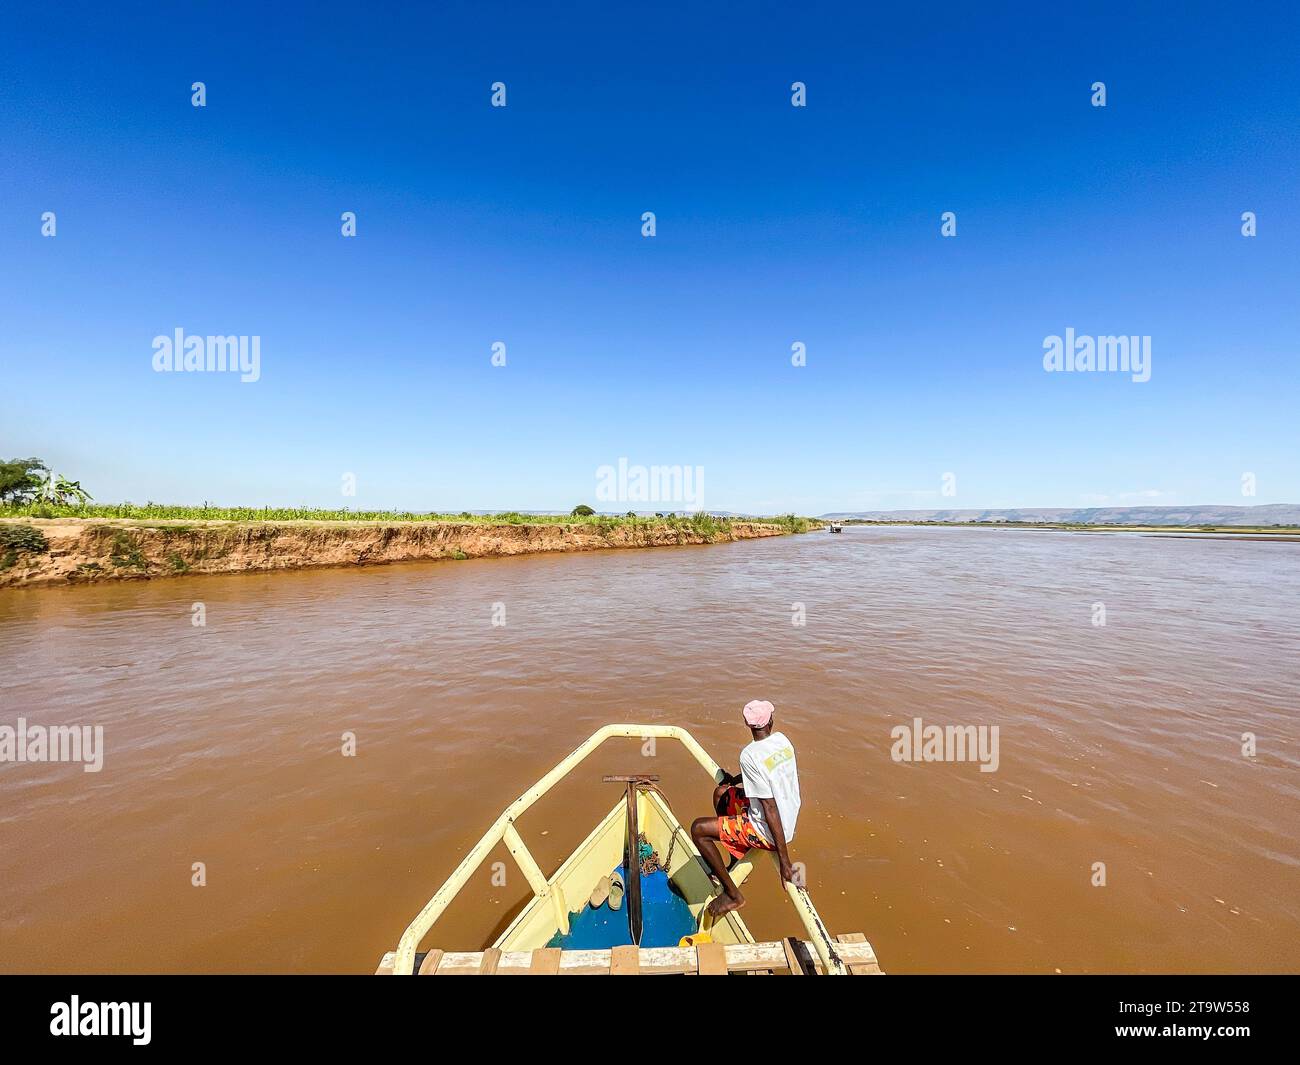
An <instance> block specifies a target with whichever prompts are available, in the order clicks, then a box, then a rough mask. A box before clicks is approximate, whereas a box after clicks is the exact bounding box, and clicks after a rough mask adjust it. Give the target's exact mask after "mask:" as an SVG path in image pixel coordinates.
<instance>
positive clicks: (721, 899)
mask: <svg viewBox="0 0 1300 1065" xmlns="http://www.w3.org/2000/svg"><path fill="white" fill-rule="evenodd" d="M743 905H745V896H744V895H737V896H736V897H735V898H734V899H733V898H732V897H731V896H730V895H719V896H718V897H717V898H716V899H714V900H713V901H712V902H710V903H709V916H710V917H712V918H713V919H714V920H715V921H716V920H717V919H718V918H719V917H722V916H724V915H725V914H728V913H730V912H731V911H732V910H738V909H740V908H741V907H742V906H743Z"/></svg>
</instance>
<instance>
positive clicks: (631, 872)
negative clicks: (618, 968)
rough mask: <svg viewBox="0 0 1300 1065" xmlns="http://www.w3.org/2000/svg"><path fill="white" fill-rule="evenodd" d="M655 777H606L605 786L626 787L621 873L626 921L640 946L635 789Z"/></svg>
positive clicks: (639, 857)
mask: <svg viewBox="0 0 1300 1065" xmlns="http://www.w3.org/2000/svg"><path fill="white" fill-rule="evenodd" d="M658 779H659V778H658V777H657V776H647V775H645V774H639V775H636V776H630V777H625V776H607V777H605V783H606V784H613V783H616V782H617V783H620V784H626V785H627V846H626V847H624V848H623V873H624V877H625V880H626V882H625V883H624V885H623V886H624V887H625V888H627V919H628V926H629V928H630V929H631V931H632V942H633V944H634V945H636V946H638V947H639V946H640V945H641V848H640V846H639V840H638V837H639V836H640V835H641V830H640V829H639V828H637V817H636V789H637V785H638V784H641V783H650V782H654V781H657V780H658Z"/></svg>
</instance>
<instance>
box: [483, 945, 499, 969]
mask: <svg viewBox="0 0 1300 1065" xmlns="http://www.w3.org/2000/svg"><path fill="white" fill-rule="evenodd" d="M500 964H501V951H500V950H498V949H497V948H496V947H488V949H487V950H485V951H484V952H483V960H482V961H481V962H479V966H478V973H479V976H496V974H497V967H498V966H499V965H500Z"/></svg>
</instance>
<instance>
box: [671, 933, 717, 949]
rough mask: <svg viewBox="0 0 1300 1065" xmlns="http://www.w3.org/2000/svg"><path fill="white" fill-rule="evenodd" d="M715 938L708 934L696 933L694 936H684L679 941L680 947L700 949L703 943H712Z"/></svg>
mask: <svg viewBox="0 0 1300 1065" xmlns="http://www.w3.org/2000/svg"><path fill="white" fill-rule="evenodd" d="M712 942H713V936H711V935H709V933H708V932H696V933H695V934H694V935H690V936H682V938H681V939H679V940H678V941H677V945H678V946H679V947H698V946H699V945H700V944H701V943H712Z"/></svg>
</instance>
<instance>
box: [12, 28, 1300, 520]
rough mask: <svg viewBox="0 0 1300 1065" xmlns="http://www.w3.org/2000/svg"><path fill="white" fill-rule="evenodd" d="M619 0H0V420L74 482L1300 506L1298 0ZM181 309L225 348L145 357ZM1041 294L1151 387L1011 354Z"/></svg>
mask: <svg viewBox="0 0 1300 1065" xmlns="http://www.w3.org/2000/svg"><path fill="white" fill-rule="evenodd" d="M621 6H622V5H609V4H590V5H554V6H552V5H523V4H520V5H512V4H448V5H421V7H420V10H419V11H417V12H412V11H410V10H403V9H402V8H401V7H399V6H396V5H388V4H379V3H371V4H366V5H359V6H352V5H343V4H330V3H319V4H312V5H310V6H306V7H304V8H303V9H302V13H301V14H286V13H285V12H284V11H280V10H275V9H272V8H271V7H269V6H267V5H248V6H244V5H240V4H231V3H223V4H213V5H203V4H198V5H185V7H184V8H183V9H182V8H179V7H177V8H170V7H168V8H163V7H161V6H159V7H158V8H157V9H153V8H150V7H147V6H142V5H140V6H138V5H126V6H122V7H113V8H110V7H108V6H107V5H105V6H104V7H103V8H100V9H96V8H84V9H79V10H77V9H74V10H76V13H69V14H66V15H59V16H58V17H57V18H56V17H53V16H52V15H51V12H50V9H49V8H48V7H47V6H35V5H23V4H18V5H12V6H10V7H7V8H6V32H5V35H4V39H3V41H2V42H0V60H2V62H0V71H2V73H0V144H3V148H4V150H3V154H2V155H0V317H2V318H3V322H4V327H3V329H2V330H0V365H2V366H3V379H4V381H5V387H4V389H3V391H2V392H0V454H3V455H4V456H5V457H9V456H11V455H23V456H26V455H29V454H35V455H41V456H44V457H46V458H48V459H49V460H51V462H52V464H54V465H56V466H57V468H58V469H59V470H60V471H61V472H66V473H68V474H69V475H71V476H75V477H79V478H80V479H81V480H82V481H83V482H84V483H85V484H86V485H87V487H88V488H89V489H90V490H91V492H92V493H93V494H94V495H95V497H96V498H97V499H98V500H102V501H115V500H121V499H130V500H132V501H135V502H143V501H145V500H146V499H153V500H159V501H168V502H198V501H201V500H204V499H208V500H212V501H214V502H218V503H226V504H251V505H261V504H275V505H296V504H307V505H320V506H330V507H336V506H343V505H349V506H353V507H358V508H381V507H390V506H392V507H403V508H412V509H419V510H425V509H453V510H460V509H483V508H494V509H496V508H501V509H504V508H517V509H553V508H568V507H570V506H572V505H574V504H575V503H577V502H580V501H588V502H594V495H595V485H596V470H597V468H598V467H600V466H602V465H605V464H614V463H617V462H618V460H619V459H620V458H622V457H625V458H627V459H628V461H629V462H631V463H633V464H644V465H653V464H663V465H672V464H682V465H691V466H700V467H703V469H704V471H705V483H704V495H703V502H704V505H706V506H707V507H709V508H710V509H716V510H740V511H745V510H759V511H776V510H781V511H785V510H796V511H800V512H803V513H820V512H823V511H827V510H850V509H852V510H856V509H886V508H902V507H938V506H971V507H985V506H987V507H996V506H1087V505H1100V504H1108V505H1119V504H1125V503H1145V504H1150V503H1169V504H1195V503H1224V504H1232V503H1236V504H1240V503H1251V502H1255V503H1268V502H1294V501H1300V465H1298V463H1297V454H1298V453H1300V449H1298V445H1300V429H1298V428H1297V426H1298V425H1300V418H1298V417H1297V414H1296V411H1297V398H1298V396H1297V391H1298V389H1297V382H1300V373H1298V372H1297V363H1298V357H1300V350H1297V348H1298V345H1297V338H1300V254H1297V247H1298V240H1297V238H1298V237H1300V195H1298V193H1300V168H1298V167H1297V160H1298V159H1300V63H1298V62H1297V60H1296V42H1297V40H1298V39H1300V34H1298V33H1297V31H1298V30H1300V15H1297V13H1296V10H1295V8H1294V6H1291V7H1288V6H1286V5H1276V6H1267V7H1265V6H1258V7H1252V6H1251V5H1240V4H1239V5H1233V6H1232V7H1231V8H1229V9H1223V8H1222V6H1221V5H1204V6H1202V5H1186V6H1180V7H1179V8H1178V9H1177V10H1176V11H1175V10H1174V9H1172V8H1170V7H1169V6H1168V5H1152V6H1150V7H1142V6H1140V5H1139V6H1138V8H1137V10H1130V8H1131V7H1132V5H1115V6H1114V7H1107V6H1105V5H1087V6H1086V7H1080V8H1078V9H1077V10H1076V12H1075V13H1074V14H1071V15H1061V14H1051V15H1047V14H1044V13H1043V11H1042V9H1041V5H1023V6H1021V5H1005V6H1003V5H992V6H991V7H989V6H986V5H959V6H953V7H946V6H934V7H929V8H925V9H921V8H917V7H914V6H910V5H909V6H907V7H906V9H905V10H903V11H899V12H895V13H892V14H891V13H888V12H882V11H879V10H872V8H871V7H869V6H866V5H843V7H842V8H841V7H837V6H822V5H815V4H814V5H806V4H799V5H796V4H780V5H777V4H762V3H751V4H735V5H709V6H708V7H707V9H705V7H703V6H701V5H683V6H671V5H670V6H664V5H656V6H655V7H653V8H652V9H649V10H647V12H646V13H645V14H640V15H637V14H631V13H628V12H627V11H617V10H614V8H615V7H621ZM96 12H98V13H96ZM1099 80H1100V81H1104V82H1105V83H1106V87H1107V106H1106V107H1105V108H1095V107H1093V106H1091V103H1090V97H1091V85H1092V83H1093V82H1094V81H1099ZM194 81H203V82H204V83H205V84H206V86H207V106H206V107H204V108H195V107H192V106H191V103H190V96H191V91H190V86H191V84H192V83H193V82H194ZM495 81H502V82H504V83H505V84H506V87H507V106H506V107H505V108H493V107H492V106H491V105H490V94H491V89H490V86H491V84H492V83H493V82H495ZM794 81H803V82H804V83H805V84H806V85H807V106H806V107H804V108H795V107H792V106H791V104H790V95H791V92H790V86H791V84H792V82H794ZM46 211H53V212H55V213H56V216H57V236H55V237H54V238H49V237H43V236H42V235H41V215H42V213H43V212H46ZM344 211H354V212H356V214H357V227H358V235H357V236H356V237H355V238H344V237H343V236H342V235H341V234H340V221H339V216H340V215H341V213H342V212H344ZM645 211H653V212H655V214H656V218H657V234H656V235H655V236H654V237H653V238H645V237H643V236H642V235H641V215H642V213H643V212H645ZM944 211H953V212H955V213H956V215H957V236H955V237H952V238H944V237H941V236H940V216H941V214H942V213H943V212H944ZM1243 211H1254V212H1255V213H1256V215H1257V217H1258V226H1259V235H1258V236H1256V237H1254V238H1245V237H1243V236H1242V235H1241V233H1240V226H1241V222H1240V216H1241V213H1242V212H1243ZM178 327H180V328H183V329H185V330H186V332H187V333H190V334H199V335H204V334H246V335H257V336H260V337H261V358H262V365H261V379H260V380H259V381H257V382H256V383H250V384H245V383H241V382H240V381H239V380H238V379H237V377H234V376H229V375H228V376H221V375H212V374H200V373H194V374H159V373H155V372H154V371H153V369H152V366H151V359H152V355H153V350H152V347H151V344H152V340H153V338H154V337H155V336H156V335H159V334H170V333H172V332H173V331H174V330H175V329H176V328H178ZM1067 327H1069V328H1073V329H1074V330H1075V331H1076V332H1077V333H1080V334H1092V335H1108V334H1125V335H1131V334H1137V335H1149V336H1151V337H1152V375H1151V380H1150V381H1148V382H1146V383H1142V384H1137V383H1133V382H1132V381H1131V380H1130V379H1129V377H1128V376H1126V375H1120V374H1064V373H1055V374H1049V373H1046V372H1045V371H1044V370H1043V366H1042V352H1043V340H1044V338H1045V337H1046V336H1050V335H1053V334H1062V333H1064V331H1065V329H1066V328H1067ZM496 341H503V342H504V343H505V344H506V351H507V364H506V366H504V367H493V366H492V365H491V364H490V356H491V346H492V344H493V343H494V342H496ZM796 341H800V342H803V343H804V344H806V346H807V365H806V366H803V367H794V366H792V365H791V362H790V353H791V344H792V343H794V342H796ZM1245 472H1251V473H1254V474H1255V476H1256V478H1257V484H1258V495H1257V496H1256V497H1254V498H1253V499H1249V498H1243V497H1242V495H1241V490H1240V484H1241V477H1242V474H1243V473H1245ZM344 473H353V474H355V475H356V484H357V491H356V495H355V497H351V498H344V497H342V495H341V483H342V475H343V474H344ZM945 473H953V474H955V477H956V488H957V492H956V495H955V496H953V497H951V498H944V497H941V496H940V485H941V480H942V477H943V475H944V474H945ZM602 509H604V508H602ZM612 509H622V508H612Z"/></svg>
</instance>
